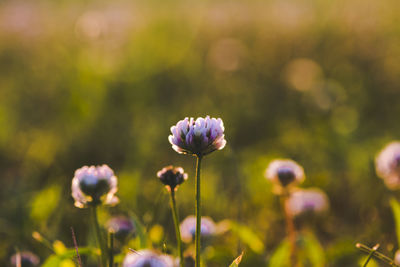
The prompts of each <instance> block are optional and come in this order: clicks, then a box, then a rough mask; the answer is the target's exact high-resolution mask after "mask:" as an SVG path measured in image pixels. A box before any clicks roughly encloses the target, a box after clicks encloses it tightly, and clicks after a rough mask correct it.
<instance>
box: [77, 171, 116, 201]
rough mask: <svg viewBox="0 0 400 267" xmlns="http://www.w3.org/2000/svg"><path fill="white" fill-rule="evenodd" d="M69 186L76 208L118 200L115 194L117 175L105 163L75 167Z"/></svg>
mask: <svg viewBox="0 0 400 267" xmlns="http://www.w3.org/2000/svg"><path fill="white" fill-rule="evenodd" d="M71 188H72V197H73V198H74V199H75V206H76V207H78V208H84V207H87V206H97V205H99V204H105V205H115V204H117V203H118V201H119V200H118V198H117V197H116V196H115V193H116V192H117V190H118V188H117V177H116V176H115V175H114V172H113V170H112V169H111V168H110V167H108V166H107V165H105V164H104V165H102V166H90V167H88V166H83V167H82V168H80V169H77V170H76V171H75V176H74V178H73V179H72V187H71Z"/></svg>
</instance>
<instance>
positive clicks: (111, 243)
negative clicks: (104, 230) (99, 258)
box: [108, 231, 114, 267]
mask: <svg viewBox="0 0 400 267" xmlns="http://www.w3.org/2000/svg"><path fill="white" fill-rule="evenodd" d="M108 242H109V244H108V255H109V256H108V258H109V259H108V266H109V267H113V266H114V232H112V231H110V232H109V233H108Z"/></svg>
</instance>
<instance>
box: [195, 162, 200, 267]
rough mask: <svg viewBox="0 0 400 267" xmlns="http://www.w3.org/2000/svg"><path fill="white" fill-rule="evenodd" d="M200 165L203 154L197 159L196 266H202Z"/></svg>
mask: <svg viewBox="0 0 400 267" xmlns="http://www.w3.org/2000/svg"><path fill="white" fill-rule="evenodd" d="M200 167H201V156H200V155H198V156H197V161H196V182H195V184H196V236H195V247H196V264H195V266H196V267H200V239H201V209H200V207H201V203H200Z"/></svg>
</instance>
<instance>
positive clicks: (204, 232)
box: [179, 216, 217, 243]
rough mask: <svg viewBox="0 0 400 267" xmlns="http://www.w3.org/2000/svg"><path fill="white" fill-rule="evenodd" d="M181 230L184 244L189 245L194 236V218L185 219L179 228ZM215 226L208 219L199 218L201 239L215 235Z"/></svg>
mask: <svg viewBox="0 0 400 267" xmlns="http://www.w3.org/2000/svg"><path fill="white" fill-rule="evenodd" d="M179 229H180V230H181V237H182V240H183V241H184V242H186V243H190V242H191V241H192V240H194V238H195V234H196V217H194V216H188V217H186V218H185V219H184V220H183V221H182V222H181V225H180V227H179ZM216 230H217V229H216V225H215V223H214V221H213V220H212V219H211V218H210V217H206V216H204V217H203V216H202V217H201V226H200V232H201V238H208V237H211V236H213V235H215V234H216Z"/></svg>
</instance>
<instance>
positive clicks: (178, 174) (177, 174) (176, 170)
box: [157, 165, 188, 191]
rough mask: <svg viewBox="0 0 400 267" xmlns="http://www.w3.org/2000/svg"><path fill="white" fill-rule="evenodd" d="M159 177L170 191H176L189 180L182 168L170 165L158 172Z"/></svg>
mask: <svg viewBox="0 0 400 267" xmlns="http://www.w3.org/2000/svg"><path fill="white" fill-rule="evenodd" d="M157 177H158V178H159V179H160V181H161V182H162V183H163V184H164V185H165V187H166V188H167V189H168V190H169V191H176V190H177V189H178V186H179V185H180V184H181V183H183V182H184V181H185V180H187V178H188V175H187V173H185V172H184V170H183V169H182V168H181V167H174V166H172V165H170V166H167V167H164V168H163V169H162V170H160V171H159V172H157Z"/></svg>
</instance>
